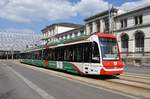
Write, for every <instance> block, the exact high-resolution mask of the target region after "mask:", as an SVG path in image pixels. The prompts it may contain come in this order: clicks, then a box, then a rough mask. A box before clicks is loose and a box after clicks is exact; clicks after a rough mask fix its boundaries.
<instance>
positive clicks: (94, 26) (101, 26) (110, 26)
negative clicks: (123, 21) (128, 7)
mask: <svg viewBox="0 0 150 99" xmlns="http://www.w3.org/2000/svg"><path fill="white" fill-rule="evenodd" d="M123 12H124V11H122V10H118V9H116V8H111V9H110V10H106V11H103V12H101V13H98V14H96V15H93V16H91V17H89V18H87V19H85V20H84V21H85V26H86V35H88V34H93V33H97V32H100V33H111V32H112V31H114V29H115V22H114V17H115V16H117V15H119V14H121V13H123Z"/></svg>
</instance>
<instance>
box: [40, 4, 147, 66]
mask: <svg viewBox="0 0 150 99" xmlns="http://www.w3.org/2000/svg"><path fill="white" fill-rule="evenodd" d="M84 21H85V25H79V24H72V23H56V24H52V25H50V26H47V27H46V28H44V29H43V30H42V33H43V40H44V41H45V43H46V42H57V41H58V40H65V39H70V38H74V37H78V36H82V35H91V34H94V33H97V32H100V33H112V34H114V35H115V36H116V37H117V40H118V43H119V47H120V51H121V54H122V57H123V60H124V61H125V63H128V64H130V63H131V64H140V65H141V64H143V65H149V64H150V62H149V61H150V44H149V43H150V5H144V6H141V7H137V8H135V9H133V10H130V11H124V10H120V9H116V8H111V9H110V10H106V11H103V12H101V13H98V14H95V15H93V16H90V17H88V18H86V19H85V20H84Z"/></svg>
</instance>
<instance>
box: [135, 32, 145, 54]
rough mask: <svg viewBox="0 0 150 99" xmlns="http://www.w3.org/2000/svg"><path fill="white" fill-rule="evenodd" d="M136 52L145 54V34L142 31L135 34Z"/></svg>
mask: <svg viewBox="0 0 150 99" xmlns="http://www.w3.org/2000/svg"><path fill="white" fill-rule="evenodd" d="M135 51H136V52H144V33H143V32H142V31H138V32H136V34H135Z"/></svg>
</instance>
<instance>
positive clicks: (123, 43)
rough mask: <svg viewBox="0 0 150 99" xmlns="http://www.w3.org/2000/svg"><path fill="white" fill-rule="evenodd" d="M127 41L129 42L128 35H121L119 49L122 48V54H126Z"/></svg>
mask: <svg viewBox="0 0 150 99" xmlns="http://www.w3.org/2000/svg"><path fill="white" fill-rule="evenodd" d="M128 41H129V36H128V34H126V33H124V34H122V35H121V48H122V52H126V53H127V52H128V47H129V45H128Z"/></svg>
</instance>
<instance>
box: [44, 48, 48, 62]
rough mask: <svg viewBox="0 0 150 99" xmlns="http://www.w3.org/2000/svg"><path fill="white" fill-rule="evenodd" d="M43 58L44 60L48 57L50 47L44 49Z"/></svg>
mask: <svg viewBox="0 0 150 99" xmlns="http://www.w3.org/2000/svg"><path fill="white" fill-rule="evenodd" d="M43 59H44V60H47V59H48V49H44V51H43Z"/></svg>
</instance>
